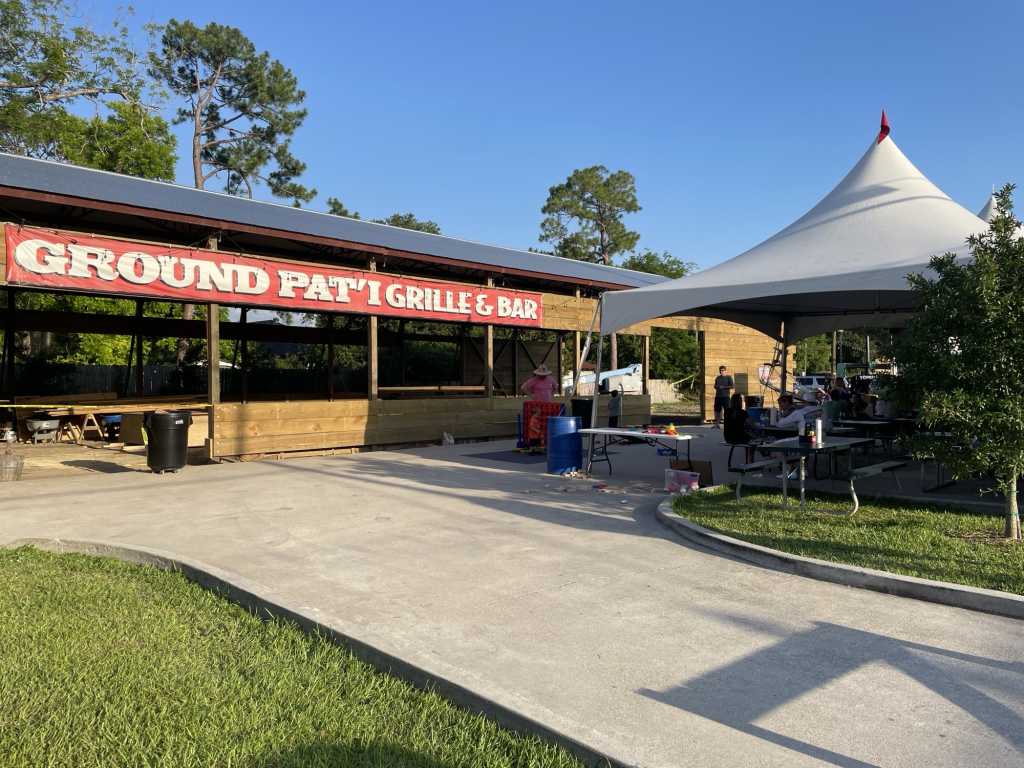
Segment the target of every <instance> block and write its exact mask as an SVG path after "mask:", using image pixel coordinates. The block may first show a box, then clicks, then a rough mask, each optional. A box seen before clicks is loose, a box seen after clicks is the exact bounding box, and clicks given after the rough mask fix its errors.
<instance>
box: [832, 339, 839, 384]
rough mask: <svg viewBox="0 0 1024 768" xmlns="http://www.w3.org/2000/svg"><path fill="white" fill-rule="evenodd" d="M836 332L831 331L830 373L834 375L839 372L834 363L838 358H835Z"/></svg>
mask: <svg viewBox="0 0 1024 768" xmlns="http://www.w3.org/2000/svg"><path fill="white" fill-rule="evenodd" d="M836 336H837V334H836V332H835V331H832V375H833V376H835V375H836V374H837V373H839V369H838V368H837V367H836V363H837V362H839V360H838V359H837V358H836Z"/></svg>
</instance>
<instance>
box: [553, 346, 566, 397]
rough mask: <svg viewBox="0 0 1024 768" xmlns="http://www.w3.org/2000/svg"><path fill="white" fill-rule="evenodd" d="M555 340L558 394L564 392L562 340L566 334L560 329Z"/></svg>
mask: <svg viewBox="0 0 1024 768" xmlns="http://www.w3.org/2000/svg"><path fill="white" fill-rule="evenodd" d="M556 336H557V341H556V342H555V380H556V381H557V382H558V394H562V341H564V337H565V334H563V333H562V332H561V331H559V332H558V333H557V334H556Z"/></svg>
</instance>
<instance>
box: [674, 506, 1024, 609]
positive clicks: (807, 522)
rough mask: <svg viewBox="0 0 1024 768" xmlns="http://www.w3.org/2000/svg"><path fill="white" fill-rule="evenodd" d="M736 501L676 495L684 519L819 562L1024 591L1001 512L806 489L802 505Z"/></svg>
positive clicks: (1021, 558)
mask: <svg viewBox="0 0 1024 768" xmlns="http://www.w3.org/2000/svg"><path fill="white" fill-rule="evenodd" d="M744 494H745V495H744V498H743V499H742V500H741V501H739V502H737V501H736V496H735V493H734V492H733V491H732V490H729V489H722V490H718V491H709V492H706V493H695V494H691V495H687V496H680V497H678V498H677V499H676V501H675V510H676V512H678V513H679V514H681V515H682V516H683V517H686V518H687V519H689V520H692V521H693V522H695V523H697V524H698V525H702V526H704V527H705V528H711V529H714V530H716V531H719V532H721V533H724V534H726V535H729V536H733V537H735V538H737V539H743V540H744V541H749V542H753V543H754V544H760V545H762V546H766V547H772V548H773V549H780V550H783V551H785V552H791V553H793V554H797V555H804V556H806V557H814V558H818V559H819V560H833V561H836V562H840V563H851V564H853V565H861V566H865V567H868V568H875V569H877V570H882V571H892V572H894V573H902V574H907V575H909V576H920V577H922V578H926V579H938V580H940V581H951V582H956V583H959V584H969V585H971V586H974V587H986V588H988V589H999V590H1002V591H1004V592H1016V593H1018V594H1024V545H1021V544H1018V543H1012V542H1007V541H1005V540H1003V539H1001V538H1000V534H1001V533H1002V530H1003V521H1002V518H1001V517H995V516H990V515H982V514H973V513H971V512H967V511H964V510H946V509H941V508H939V507H928V506H916V505H915V506H911V505H908V504H903V503H900V502H881V501H879V502H874V503H870V504H865V505H863V506H862V507H861V508H860V511H859V512H857V514H856V515H854V516H853V517H846V516H843V515H842V514H841V513H843V512H848V511H849V509H850V500H849V499H848V498H843V497H835V496H824V495H818V496H815V495H809V496H808V503H807V507H806V509H805V511H803V512H801V511H800V509H799V504H797V503H794V501H793V499H792V498H791V499H790V506H789V509H788V510H784V509H782V507H781V504H782V496H781V494H777V493H772V492H761V491H757V490H754V489H750V491H749V493H748V492H747V491H746V490H745V491H744Z"/></svg>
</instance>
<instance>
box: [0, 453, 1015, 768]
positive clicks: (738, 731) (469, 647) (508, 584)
mask: <svg viewBox="0 0 1024 768" xmlns="http://www.w3.org/2000/svg"><path fill="white" fill-rule="evenodd" d="M508 447H509V446H508V444H498V443H490V444H483V443H481V444H472V445H460V446H456V447H453V448H430V449H422V450H415V451H402V452H387V453H384V452H381V453H370V454H361V455H357V456H351V457H340V458H329V459H303V460H293V461H287V462H259V463H244V464H231V465H222V466H209V467H189V468H188V470H187V471H185V472H183V473H181V474H180V475H166V476H153V475H144V474H120V475H109V476H103V477H91V478H68V479H66V480H56V481H45V482H43V481H32V482H22V483H19V484H18V485H15V486H9V487H7V488H4V490H5V491H6V492H7V493H8V495H7V497H6V499H5V500H4V502H3V505H2V507H0V541H10V540H13V539H17V538H22V537H62V538H77V539H94V540H107V541H115V542H120V543H125V544H136V545H143V546H147V547H154V548H159V549H163V550H168V551H170V552H173V553H177V554H179V555H182V556H185V557H189V558H193V559H196V560H200V561H203V562H206V563H209V564H211V565H215V566H217V567H219V568H222V569H224V570H227V571H231V572H235V573H238V574H240V575H242V576H244V577H246V578H248V579H250V580H252V581H255V582H258V583H260V584H262V585H265V586H266V587H267V588H268V591H273V592H274V593H275V594H276V595H278V596H284V597H286V598H287V600H288V603H289V605H291V606H294V607H300V608H304V609H307V610H313V611H315V613H316V614H317V615H318V616H319V618H320V620H321V621H323V622H325V623H327V624H330V625H332V626H335V627H337V628H338V629H340V630H342V631H344V632H346V633H348V634H351V635H354V636H356V637H358V638H360V639H362V640H365V641H366V642H369V643H371V644H374V645H377V646H378V647H380V648H381V649H383V650H385V651H387V652H390V653H394V654H397V655H399V656H402V657H404V658H406V659H408V660H410V661H412V662H414V663H416V664H419V665H420V666H422V667H425V668H427V669H429V670H432V671H434V672H437V673H439V674H441V675H444V676H446V677H448V678H449V679H451V680H453V681H455V682H457V683H460V684H462V685H464V686H466V687H469V688H471V689H473V690H475V691H477V692H480V693H483V694H485V695H487V696H490V697H491V698H493V699H495V700H497V701H499V702H501V703H502V704H505V705H507V706H511V707H514V708H517V709H519V710H520V711H522V712H523V713H525V714H527V715H529V716H531V717H533V718H535V719H537V720H540V721H542V722H544V723H545V724H547V725H549V726H551V727H553V728H556V729H558V730H560V731H562V732H564V733H566V734H568V735H570V736H572V737H574V738H576V739H579V740H581V741H584V742H587V743H588V744H590V745H591V746H593V747H595V748H597V749H600V750H603V751H605V752H606V753H608V754H610V755H612V756H613V757H615V758H616V759H618V760H621V761H623V762H625V763H635V764H639V765H644V766H811V765H814V766H820V765H834V766H849V767H854V766H856V767H860V766H925V765H927V766H934V767H937V766H964V765H972V766H1010V765H1024V625H1022V623H1021V622H1017V621H1013V620H1011V619H1003V618H998V617H993V616H987V615H982V614H977V613H971V612H967V611H963V610H959V609H955V608H947V607H943V606H938V605H931V604H927V603H921V602H916V601H913V600H908V599H902V598H895V597H889V596H886V595H880V594H875V593H871V592H865V591H861V590H856V589H849V588H843V587H839V586H834V585H831V584H825V583H820V582H816V581H812V580H809V579H804V578H801V577H797V576H790V575H787V574H782V573H777V572H774V571H770V570H765V569H762V568H758V567H754V566H751V565H747V564H744V563H741V562H736V561H731V560H729V559H726V558H723V557H721V556H718V555H713V554H710V553H707V552H704V551H702V550H699V549H695V548H692V547H689V546H687V545H686V544H684V543H682V542H681V541H680V540H678V539H676V538H675V537H674V536H673V535H672V534H670V533H668V532H667V531H665V530H664V529H662V528H661V527H660V526H659V525H658V524H657V522H655V520H654V518H653V510H654V507H655V506H656V503H657V501H658V500H660V497H658V496H655V495H651V494H628V493H598V492H596V491H595V490H594V489H593V488H592V485H591V483H589V482H584V481H566V480H562V479H558V478H552V477H547V476H545V475H543V474H542V473H541V470H542V468H543V465H537V464H535V465H530V464H516V463H511V462H506V461H496V460H493V458H482V457H480V456H477V455H476V454H485V453H494V452H498V451H501V450H503V449H507V448H508ZM624 450H630V451H631V450H638V451H641V450H649V449H644V448H640V447H638V448H635V449H634V448H627V449H624Z"/></svg>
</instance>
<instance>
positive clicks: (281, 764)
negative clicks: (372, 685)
mask: <svg viewBox="0 0 1024 768" xmlns="http://www.w3.org/2000/svg"><path fill="white" fill-rule="evenodd" d="M250 765H251V766H252V768H309V766H345V767H346V768H364V766H365V768H383V767H384V766H387V767H388V768H456V763H450V762H439V761H437V760H436V759H434V758H433V757H431V756H429V755H425V754H422V753H420V752H415V751H413V750H409V749H406V748H405V747H399V746H395V745H393V744H386V743H382V742H371V743H369V744H363V743H360V742H359V741H358V739H353V743H351V744H337V743H330V742H314V743H311V744H303V745H301V746H297V747H290V748H287V749H282V750H277V751H274V752H271V753H269V754H267V755H266V756H263V757H260V758H257V759H256V760H255V761H253V762H252V763H250Z"/></svg>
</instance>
